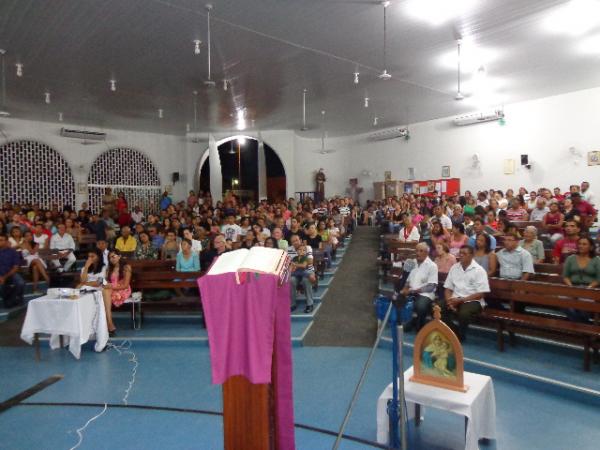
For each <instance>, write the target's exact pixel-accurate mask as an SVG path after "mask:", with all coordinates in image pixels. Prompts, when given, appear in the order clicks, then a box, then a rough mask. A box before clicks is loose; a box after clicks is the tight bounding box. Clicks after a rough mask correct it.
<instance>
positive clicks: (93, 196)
mask: <svg viewBox="0 0 600 450" xmlns="http://www.w3.org/2000/svg"><path fill="white" fill-rule="evenodd" d="M107 187H110V188H112V190H113V194H115V195H116V193H117V192H123V193H124V194H125V198H126V199H127V202H128V204H129V207H130V208H131V209H133V208H134V207H135V206H140V207H141V208H142V210H143V211H144V212H146V213H148V212H154V211H156V210H157V209H158V202H159V200H160V195H161V183H160V177H159V175H158V171H157V170H156V167H155V166H154V163H153V162H152V161H151V160H150V158H148V157H147V156H146V155H144V154H143V153H142V152H140V151H137V150H134V149H132V148H120V147H119V148H113V149H110V150H108V151H106V152H104V153H102V154H101V155H100V156H98V157H97V158H96V160H95V161H94V163H93V164H92V168H91V169H90V174H89V176H88V192H89V206H90V209H91V210H92V211H94V212H100V210H101V209H102V196H103V195H104V190H105V189H106V188H107Z"/></svg>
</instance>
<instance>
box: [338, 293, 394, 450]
mask: <svg viewBox="0 0 600 450" xmlns="http://www.w3.org/2000/svg"><path fill="white" fill-rule="evenodd" d="M392 308H394V305H393V303H392V302H390V306H389V307H388V310H387V311H386V313H385V317H384V318H383V322H381V328H379V332H378V333H377V339H375V344H373V348H371V352H370V353H369V357H368V358H367V361H366V362H365V365H364V367H363V371H362V373H361V375H360V379H359V380H358V384H357V385H356V388H355V389H354V394H353V395H352V400H351V401H350V405H349V406H348V410H347V411H346V416H345V417H344V421H343V422H342V425H341V426H340V429H339V431H338V435H337V438H336V439H335V442H334V444H333V447H332V449H333V450H337V449H338V448H339V446H340V444H341V442H342V436H343V435H344V430H345V429H346V425H348V421H349V420H350V416H351V414H352V410H353V409H354V405H355V403H356V400H358V394H359V393H360V390H361V388H362V385H363V383H364V381H365V378H366V376H367V371H368V370H369V367H370V366H371V362H372V360H373V356H374V355H375V350H377V347H378V346H379V341H380V340H381V336H382V335H383V331H384V330H385V326H386V325H387V322H388V319H389V317H390V314H391V312H392Z"/></svg>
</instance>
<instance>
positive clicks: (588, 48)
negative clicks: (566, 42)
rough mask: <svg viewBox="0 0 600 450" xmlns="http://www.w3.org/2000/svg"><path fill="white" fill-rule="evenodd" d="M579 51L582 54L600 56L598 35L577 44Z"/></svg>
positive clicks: (599, 36)
mask: <svg viewBox="0 0 600 450" xmlns="http://www.w3.org/2000/svg"><path fill="white" fill-rule="evenodd" d="M579 50H580V51H581V52H582V53H592V54H600V34H597V35H595V36H592V37H589V38H586V39H584V40H583V41H581V43H580V44H579Z"/></svg>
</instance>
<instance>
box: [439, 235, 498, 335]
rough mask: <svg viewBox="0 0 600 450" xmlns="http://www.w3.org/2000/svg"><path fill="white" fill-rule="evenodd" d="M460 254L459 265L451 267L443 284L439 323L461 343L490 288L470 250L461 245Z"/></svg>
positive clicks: (481, 309)
mask: <svg viewBox="0 0 600 450" xmlns="http://www.w3.org/2000/svg"><path fill="white" fill-rule="evenodd" d="M459 255H460V262H457V263H456V264H455V265H454V266H452V268H451V269H450V272H449V273H448V277H447V278H446V282H445V283H444V288H445V291H444V297H445V304H444V308H443V310H442V320H443V321H444V322H445V323H446V324H447V325H448V326H449V327H450V328H452V330H453V331H454V332H455V333H456V335H457V336H458V338H459V339H460V340H461V341H462V342H464V340H465V339H466V333H467V329H468V327H469V324H470V323H471V322H472V321H473V320H474V318H475V317H476V316H478V315H479V314H481V311H483V308H484V307H485V300H484V298H483V296H484V294H485V293H487V292H490V285H489V282H488V277H487V273H486V271H485V270H484V269H483V267H481V266H480V265H479V264H477V263H476V262H475V261H474V259H473V247H470V246H468V245H463V246H462V248H461V249H460V253H459Z"/></svg>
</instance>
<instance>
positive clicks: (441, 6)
mask: <svg viewBox="0 0 600 450" xmlns="http://www.w3.org/2000/svg"><path fill="white" fill-rule="evenodd" d="M477 3H478V0H454V1H451V2H450V1H448V0H408V1H407V2H406V3H405V5H404V8H405V10H406V13H407V14H408V15H409V16H412V17H414V18H415V19H417V20H422V21H424V22H427V23H429V24H431V25H433V26H438V25H441V24H443V23H444V22H448V21H449V20H451V19H454V18H455V17H460V16H462V15H464V14H465V13H466V12H468V11H469V10H470V9H472V8H473V7H474V6H475V5H476V4H477Z"/></svg>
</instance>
